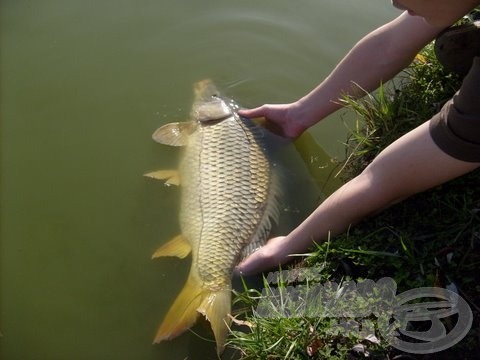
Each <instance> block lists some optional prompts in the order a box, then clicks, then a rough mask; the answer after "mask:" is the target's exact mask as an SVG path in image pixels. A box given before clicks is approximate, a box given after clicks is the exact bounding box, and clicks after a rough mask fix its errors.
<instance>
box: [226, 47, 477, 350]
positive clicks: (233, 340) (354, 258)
mask: <svg viewBox="0 0 480 360" xmlns="http://www.w3.org/2000/svg"><path fill="white" fill-rule="evenodd" d="M460 84H461V79H460V78H459V77H458V76H456V75H454V74H450V73H446V72H445V71H444V70H443V68H442V67H441V66H440V65H439V64H438V62H437V61H436V59H435V56H434V54H433V47H432V45H429V46H427V47H426V48H425V49H424V50H423V51H422V52H421V54H420V55H419V56H417V59H416V60H415V61H414V62H413V63H412V65H411V66H410V67H409V68H408V69H407V70H406V71H405V73H403V74H402V75H401V76H399V77H398V78H397V79H396V80H395V81H394V82H393V83H389V84H387V85H386V86H382V87H381V88H380V89H379V90H378V91H377V92H376V93H375V94H373V95H371V94H366V96H365V97H364V98H363V99H362V100H354V99H352V98H349V97H345V98H344V99H343V100H342V101H343V103H344V105H345V106H346V107H347V108H349V109H351V110H352V111H353V112H354V113H356V114H357V118H358V121H357V122H356V125H355V128H354V129H351V136H350V137H349V138H348V140H347V142H346V149H347V153H346V160H345V162H344V163H343V164H341V167H342V173H341V175H342V176H343V178H344V180H348V179H350V178H353V177H354V176H356V175H357V174H359V173H360V172H361V171H362V170H363V169H364V168H365V166H366V165H367V164H368V163H370V162H371V161H372V159H373V158H374V157H375V156H376V155H377V154H378V153H379V152H380V151H381V150H382V149H383V148H385V147H386V146H387V145H388V144H390V143H391V142H392V141H394V140H395V139H397V138H398V137H400V136H401V135H403V134H404V133H406V132H408V131H409V130H411V129H412V128H414V127H416V126H418V125H419V124H420V123H422V122H424V121H425V120H426V119H428V118H430V117H431V116H432V115H433V114H435V113H436V112H437V111H438V110H439V108H440V107H441V106H442V105H443V103H444V102H445V101H447V100H448V99H449V98H451V96H452V95H453V94H454V92H455V90H456V89H458V88H459V86H460ZM413 176H415V174H412V177H413ZM479 184H480V172H479V171H478V170H477V171H474V172H472V173H470V174H468V175H465V176H463V177H461V178H458V179H456V180H454V181H450V182H448V183H446V184H443V185H441V186H439V187H436V188H434V189H431V190H429V191H427V192H424V193H421V194H418V195H415V196H413V197H411V198H409V199H407V200H405V201H403V202H401V203H398V204H396V205H394V206H392V207H390V208H389V209H387V210H385V211H383V212H382V213H380V214H377V215H376V216H372V217H370V218H368V219H365V220H364V221H362V222H361V223H359V224H357V225H355V226H352V227H351V228H350V229H349V231H348V232H346V233H345V234H342V235H339V236H336V237H335V238H332V239H329V240H328V241H326V242H324V243H322V244H317V245H315V248H314V249H312V252H311V254H310V256H309V257H308V258H307V259H305V260H303V262H302V263H300V264H296V265H295V266H297V267H301V268H303V267H315V268H317V269H321V271H319V272H318V274H317V275H318V276H316V277H315V278H314V279H307V280H303V281H298V279H297V280H296V281H295V280H291V281H289V280H288V279H287V280H285V279H280V281H279V282H278V283H277V284H271V283H269V282H267V280H266V279H265V281H264V290H263V294H262V293H259V292H258V291H256V290H251V289H250V290H249V289H247V287H245V290H244V291H243V292H241V293H238V294H236V299H237V300H236V301H237V305H239V304H241V308H242V309H243V311H239V312H238V313H237V317H238V319H242V321H245V322H244V323H243V325H241V326H237V327H234V330H232V333H231V336H230V343H229V344H230V346H231V347H234V348H236V349H238V353H239V356H240V358H241V359H362V358H373V359H376V358H378V359H385V358H393V357H394V356H395V355H398V354H401V352H400V351H398V350H396V349H394V348H392V347H390V346H389V345H388V342H387V341H385V339H384V338H382V336H379V334H378V330H379V329H378V323H379V322H381V320H382V319H380V318H379V317H376V316H374V315H370V316H366V317H363V318H353V319H351V318H350V319H349V317H348V316H346V317H345V318H341V317H339V316H335V317H331V316H328V314H322V315H321V316H309V315H312V312H311V311H310V312H308V311H307V312H304V313H302V311H299V309H298V308H291V307H294V306H298V301H297V302H293V303H289V302H288V297H287V296H283V297H282V296H281V295H282V290H281V289H284V291H286V290H287V289H288V287H289V286H297V287H298V286H300V287H301V288H302V289H306V290H305V291H306V294H305V293H302V294H301V295H302V296H300V299H303V301H306V300H308V299H310V300H311V299H312V298H311V297H310V298H309V295H308V291H309V289H311V288H314V287H315V284H318V283H321V284H323V283H327V282H336V283H338V284H340V287H341V286H342V284H347V282H348V281H350V280H354V281H362V279H371V280H373V281H378V280H379V279H380V278H383V277H390V278H392V279H394V281H395V283H396V284H397V287H398V290H397V294H399V293H401V292H403V291H406V290H410V289H414V288H419V287H432V286H439V287H443V288H445V287H447V286H449V287H452V286H454V287H455V288H456V289H457V291H458V293H459V294H460V295H461V296H462V297H463V298H464V299H465V300H466V301H467V302H468V304H469V305H470V307H471V309H472V311H473V314H474V321H473V324H474V325H473V327H472V329H471V330H470V332H469V333H468V335H467V336H466V337H465V338H464V339H463V340H462V341H461V342H460V343H458V344H457V345H455V346H453V347H452V348H450V349H447V350H445V351H443V352H440V353H436V354H433V355H431V354H430V355H413V354H409V356H411V358H418V359H427V358H428V359H430V358H432V356H434V358H435V359H450V358H466V359H469V358H476V355H477V351H478V350H477V348H478V338H479V336H480V330H479V325H478V324H479V323H480V272H479V271H478V269H479V268H480V251H479V248H480V185H479ZM279 289H280V290H279ZM332 291H333V293H332V296H334V295H335V291H334V290H332ZM336 291H338V289H337V290H336ZM272 294H273V295H276V296H273V295H272ZM297 300H298V298H297ZM345 300H348V299H345ZM367 302H368V301H367ZM259 303H260V304H263V305H264V306H267V307H268V308H269V309H270V310H269V311H270V314H273V315H272V316H270V317H266V316H260V315H259V314H258V313H255V312H253V311H252V310H254V309H258V306H259ZM314 303H315V302H314ZM305 306H308V305H305ZM358 306H360V307H361V306H368V303H365V304H362V303H360V304H358ZM327 308H328V307H327ZM275 312H277V316H275V315H274V314H275ZM290 313H296V314H300V316H297V317H288V316H281V315H282V314H283V315H285V314H290ZM302 314H304V315H302ZM317 315H318V314H317ZM339 319H340V320H344V321H349V320H350V321H352V320H353V321H357V322H358V323H362V322H363V323H366V324H370V325H371V326H373V327H374V331H364V332H363V333H362V332H360V333H359V332H349V331H340V330H339V327H338V322H339ZM370 325H369V326H366V329H367V330H368V329H370V330H371V326H370ZM447 326H448V324H447ZM372 336H373V337H372Z"/></svg>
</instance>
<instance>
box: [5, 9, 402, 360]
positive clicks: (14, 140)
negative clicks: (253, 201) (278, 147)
mask: <svg viewBox="0 0 480 360" xmlns="http://www.w3.org/2000/svg"><path fill="white" fill-rule="evenodd" d="M0 7H1V8H0V27H1V28H0V30H1V31H0V36H1V38H0V46H1V51H0V95H1V97H0V115H1V116H0V119H1V132H0V136H1V141H0V144H1V145H0V146H1V149H0V150H1V151H0V154H1V155H0V156H1V162H0V166H1V171H0V176H1V177H0V181H1V183H0V185H1V218H0V225H1V226H0V235H1V237H0V260H1V263H0V280H1V282H0V286H1V293H0V301H1V302H0V331H1V333H2V334H3V337H2V338H1V339H0V358H1V359H8V360H16V359H22V360H30V359H32V360H33V359H42V360H43V359H61V360H63V359H184V358H187V357H188V358H189V359H208V358H212V359H213V358H215V351H214V349H213V346H212V343H210V342H208V341H205V340H202V339H201V338H199V337H197V336H196V335H194V334H193V333H187V334H185V335H183V336H181V337H180V338H178V339H175V340H174V341H171V342H167V343H164V344H161V345H159V346H152V345H151V341H152V338H153V335H154V333H155V331H156V328H157V326H158V324H159V321H160V320H161V319H162V317H163V315H164V314H165V311H166V310H167V308H168V307H169V306H170V304H171V302H172V301H173V299H174V297H175V296H176V294H177V293H178V291H179V290H180V288H181V286H182V284H183V283H184V281H185V277H186V274H187V272H188V266H189V262H188V261H180V260H178V259H162V260H161V261H157V262H152V261H150V255H151V253H152V252H153V250H154V249H156V248H157V247H158V246H159V245H160V244H161V243H162V242H164V241H166V240H168V239H169V238H171V237H172V236H174V235H175V234H177V233H178V218H177V216H178V195H179V193H178V189H173V188H166V187H163V186H159V184H158V183H155V182H151V181H148V179H144V178H142V176H141V175H142V174H143V173H144V172H146V171H148V170H152V169H156V168H169V167H171V168H173V167H175V166H176V163H177V160H178V152H177V149H173V148H168V147H159V146H158V145H157V144H155V143H154V142H153V141H151V139H150V135H151V133H152V132H153V130H154V129H156V128H157V127H159V126H160V125H162V124H165V123H167V122H171V121H182V120H184V118H185V117H186V116H188V111H189V109H190V105H191V100H192V99H191V86H192V84H193V83H194V82H195V81H197V80H199V79H201V78H205V77H209V78H212V79H214V80H215V82H216V83H217V84H218V85H219V87H221V88H223V89H225V91H226V93H227V95H228V96H230V97H232V98H234V99H236V100H237V101H238V102H240V103H241V104H242V105H244V106H253V105H257V104H260V103H262V102H280V101H290V100H293V99H295V98H297V97H299V96H301V95H303V94H304V93H305V92H306V91H308V90H309V89H310V88H311V87H313V86H314V85H315V84H316V83H317V82H318V81H319V80H320V79H322V78H323V76H325V75H326V74H327V73H328V71H329V70H330V69H331V68H332V66H333V65H334V64H335V63H336V61H338V59H339V58H340V57H341V56H342V55H343V53H344V52H345V51H346V50H347V49H348V48H349V46H351V44H352V43H353V42H354V41H355V40H356V39H357V38H358V37H359V36H360V34H362V33H365V32H367V31H368V30H370V29H372V28H373V27H375V26H376V25H378V24H380V23H381V22H382V21H384V20H385V19H387V18H391V17H393V16H394V15H395V11H394V10H392V9H390V8H389V4H388V2H383V1H376V2H358V1H356V0H328V1H314V0H305V1H302V2H297V1H295V2H293V1H289V0H265V1H261V2H258V1H253V0H247V1H242V2H239V1H233V0H231V1H226V0H208V1H201V2H199V1H193V0H190V1H188V0H183V1H182V0H181V1H175V2H173V1H172V2H168V3H166V2H165V1H152V0H141V1H132V0H122V1H108V0H101V1H95V2H93V1H80V2H79V1H73V0H63V1H60V0H44V1H41V2H36V1H28V0H23V1H20V0H19V1H12V0H6V1H2V2H1V3H0ZM311 134H312V135H313V138H314V140H315V141H316V142H317V143H319V144H321V146H322V148H323V149H324V150H325V151H326V152H327V153H328V154H331V155H335V156H341V154H342V149H341V141H343V140H344V137H345V134H344V126H343V125H342V123H341V121H335V120H333V121H329V122H328V123H325V124H323V123H322V124H320V125H319V126H317V127H316V128H315V129H313V130H312V131H311ZM299 159H300V158H299ZM298 161H300V160H298ZM290 173H291V176H293V177H295V176H297V177H298V178H301V177H302V176H303V175H295V174H296V171H294V170H290ZM288 175H289V176H290V174H288ZM300 181H301V179H300ZM301 208H302V205H301V204H294V205H292V206H291V209H293V210H295V211H292V216H288V218H293V217H294V216H293V214H294V213H299V212H300V211H302V210H304V209H301ZM297 210H298V211H297ZM300 217H301V216H300V215H298V218H300ZM297 220H298V219H297ZM297 220H295V221H297ZM193 330H194V331H195V332H198V333H200V334H202V336H206V337H208V338H210V339H211V334H210V333H209V332H208V330H209V329H208V324H207V326H206V325H205V324H203V325H202V323H200V324H199V325H198V326H196V327H195V328H194V329H193Z"/></svg>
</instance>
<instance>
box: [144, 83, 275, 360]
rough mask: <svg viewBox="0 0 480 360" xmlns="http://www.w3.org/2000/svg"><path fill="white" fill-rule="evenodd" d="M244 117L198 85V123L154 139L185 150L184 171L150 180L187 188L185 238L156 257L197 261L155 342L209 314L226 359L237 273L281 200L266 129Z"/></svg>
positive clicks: (164, 130) (194, 116) (194, 115)
mask: <svg viewBox="0 0 480 360" xmlns="http://www.w3.org/2000/svg"><path fill="white" fill-rule="evenodd" d="M237 110H238V105H236V104H235V103H234V102H233V101H232V100H230V99H227V98H223V97H221V96H220V95H219V93H218V90H217V88H216V87H215V85H214V84H213V82H212V81H210V80H204V81H201V82H198V83H197V84H195V86H194V102H193V105H192V110H191V113H190V117H191V120H190V121H187V122H180V123H170V124H167V125H164V126H162V127H160V128H159V129H157V130H156V131H155V132H154V134H153V136H152V137H153V139H154V140H155V141H156V142H159V143H161V144H165V145H171V146H182V147H183V154H182V156H181V159H180V166H179V169H178V171H177V170H160V171H154V172H150V173H147V174H145V176H148V177H152V178H155V179H160V180H164V181H166V184H169V185H171V184H173V185H180V188H181V200H180V215H179V220H180V228H181V234H180V235H178V236H176V237H174V238H173V239H172V240H171V241H169V242H167V243H166V244H164V245H163V246H161V247H160V248H159V249H158V250H157V251H155V253H154V254H153V258H158V257H163V256H176V257H179V258H185V257H187V255H189V254H190V253H191V258H192V264H191V268H190V273H189V276H188V279H187V281H186V284H185V285H184V287H183V289H182V290H181V292H180V294H179V295H178V297H177V298H176V300H175V301H174V303H173V305H172V306H171V308H170V310H169V311H168V313H167V314H166V316H165V318H164V320H163V322H162V323H161V325H160V328H159V329H158V332H157V334H156V337H155V339H154V343H158V342H160V341H163V340H167V339H171V338H174V337H176V336H178V335H180V334H181V333H183V332H184V331H185V330H187V329H188V328H190V327H191V326H193V324H194V323H195V322H196V320H197V318H198V316H199V315H200V314H202V315H204V316H205V317H206V319H207V320H208V321H209V322H210V325H211V328H212V330H213V334H214V336H215V340H216V345H217V353H218V354H219V355H220V354H221V353H222V352H223V350H224V347H225V342H226V338H227V334H228V330H229V325H230V323H231V319H230V317H229V314H230V311H231V277H232V274H233V270H234V267H235V266H236V265H237V264H238V263H239V262H240V261H241V260H242V259H243V258H244V257H246V256H247V255H249V254H250V253H252V252H253V251H254V250H256V249H257V248H259V247H260V246H262V245H263V244H264V243H265V242H266V240H267V237H268V236H269V233H270V231H271V228H272V224H273V223H274V222H278V216H279V203H278V199H279V198H280V197H281V195H282V194H281V186H280V184H279V181H278V176H277V174H276V172H277V171H276V168H275V166H274V162H273V160H272V158H271V155H269V153H268V151H267V144H266V138H267V130H266V129H265V128H263V127H261V126H259V125H257V124H255V123H254V122H253V121H252V120H249V119H245V118H242V117H240V116H239V115H238V114H237V112H236V111H237Z"/></svg>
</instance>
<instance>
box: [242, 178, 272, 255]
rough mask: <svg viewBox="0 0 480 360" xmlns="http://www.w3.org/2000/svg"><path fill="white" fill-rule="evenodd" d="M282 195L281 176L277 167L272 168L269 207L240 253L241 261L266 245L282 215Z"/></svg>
mask: <svg viewBox="0 0 480 360" xmlns="http://www.w3.org/2000/svg"><path fill="white" fill-rule="evenodd" d="M281 197H282V187H281V184H280V176H279V174H278V170H277V169H273V170H272V178H271V180H270V191H269V194H268V200H267V208H266V209H265V213H264V214H263V217H262V219H261V221H260V223H259V225H258V227H257V231H256V233H255V234H254V236H253V237H252V240H251V241H250V243H249V244H247V245H246V246H245V247H244V248H243V250H242V253H241V254H240V261H242V260H244V259H245V258H246V257H247V256H249V255H251V254H252V253H253V252H255V251H256V250H257V249H258V248H260V247H262V246H263V245H265V243H266V242H267V240H268V236H269V235H270V231H271V230H272V226H273V224H278V221H279V217H280V207H281V205H280V201H279V199H280V198H281Z"/></svg>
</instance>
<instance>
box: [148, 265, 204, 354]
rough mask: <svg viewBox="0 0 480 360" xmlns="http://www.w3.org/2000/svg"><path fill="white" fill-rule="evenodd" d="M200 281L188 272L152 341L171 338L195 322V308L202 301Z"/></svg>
mask: <svg viewBox="0 0 480 360" xmlns="http://www.w3.org/2000/svg"><path fill="white" fill-rule="evenodd" d="M203 298H204V297H203V289H202V282H201V281H200V279H199V278H198V276H193V275H192V272H191V273H190V275H189V277H188V279H187V282H186V283H185V286H184V287H183V289H182V291H181V292H180V294H178V296H177V298H176V299H175V301H174V303H173V305H172V307H171V308H170V310H168V313H167V315H166V316H165V319H164V320H163V322H162V324H161V325H160V327H159V329H158V331H157V334H156V336H155V339H154V340H153V343H154V344H156V343H159V342H161V341H163V340H169V339H173V338H174V337H177V336H178V335H180V334H182V333H183V332H184V331H185V330H187V329H189V328H190V327H192V326H193V324H195V322H196V321H197V318H198V316H199V313H198V312H197V308H198V307H199V306H200V304H201V303H202V301H203Z"/></svg>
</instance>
